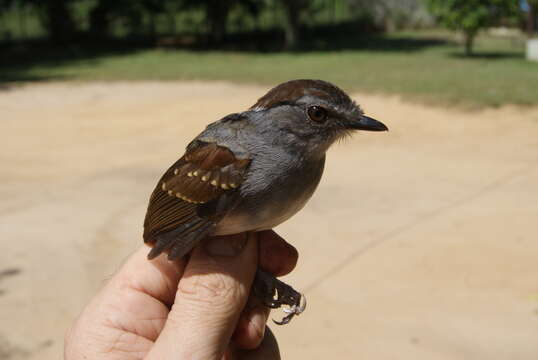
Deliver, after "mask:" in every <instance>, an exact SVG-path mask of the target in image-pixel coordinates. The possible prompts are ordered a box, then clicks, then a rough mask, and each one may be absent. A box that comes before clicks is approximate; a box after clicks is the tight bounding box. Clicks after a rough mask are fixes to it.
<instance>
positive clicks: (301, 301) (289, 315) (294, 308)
mask: <svg viewBox="0 0 538 360" xmlns="http://www.w3.org/2000/svg"><path fill="white" fill-rule="evenodd" d="M305 309H306V297H305V296H304V295H303V294H299V296H298V302H297V303H296V304H293V305H291V306H290V307H287V308H284V309H282V311H283V312H284V314H286V316H284V317H283V318H282V320H280V321H276V320H275V319H273V322H274V323H275V324H277V325H285V324H287V323H289V322H290V321H291V319H293V317H294V316H295V315H301V313H302V312H303V311H305Z"/></svg>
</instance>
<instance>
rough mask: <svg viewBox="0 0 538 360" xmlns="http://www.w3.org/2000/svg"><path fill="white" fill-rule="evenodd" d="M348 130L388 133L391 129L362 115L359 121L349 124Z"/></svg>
mask: <svg viewBox="0 0 538 360" xmlns="http://www.w3.org/2000/svg"><path fill="white" fill-rule="evenodd" d="M347 127H348V129H353V130H366V131H388V130H389V128H388V127H387V126H385V124H383V123H382V122H381V121H377V120H375V119H372V118H371V117H368V116H364V115H361V117H360V118H359V119H358V121H357V120H353V121H350V122H348V126H347Z"/></svg>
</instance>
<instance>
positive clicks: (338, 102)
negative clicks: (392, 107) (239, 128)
mask: <svg viewBox="0 0 538 360" xmlns="http://www.w3.org/2000/svg"><path fill="white" fill-rule="evenodd" d="M250 111H252V112H255V113H260V115H261V116H256V117H257V118H258V120H259V121H263V122H264V124H263V128H264V129H265V131H272V130H275V129H276V130H277V131H279V133H280V135H281V136H279V137H277V139H276V141H284V142H290V143H295V144H297V143H302V144H305V145H307V148H308V150H310V151H313V152H316V153H324V152H325V151H326V150H327V149H328V148H329V146H331V144H333V143H334V142H335V141H336V140H338V139H340V138H342V137H344V136H346V135H348V134H349V133H351V132H352V131H354V130H367V131H387V130H388V128H387V127H386V126H385V125H384V124H383V123H381V122H380V121H377V120H374V119H372V118H370V117H368V116H366V115H364V112H363V111H362V110H361V108H360V107H359V106H358V105H357V104H356V103H355V102H354V101H353V100H351V98H350V97H349V96H348V95H347V94H346V93H345V92H343V91H342V90H341V89H339V88H338V87H336V86H334V85H332V84H331V83H328V82H326V81H322V80H291V81H288V82H285V83H282V84H280V85H278V86H276V87H274V88H272V89H271V90H269V92H268V93H267V94H265V95H264V96H263V97H261V98H260V99H259V100H258V101H257V102H256V104H254V105H253V106H252V107H251V108H250Z"/></svg>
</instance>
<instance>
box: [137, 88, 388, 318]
mask: <svg viewBox="0 0 538 360" xmlns="http://www.w3.org/2000/svg"><path fill="white" fill-rule="evenodd" d="M353 130H368V131H386V130H388V129H387V127H386V126H385V125H384V124H382V123H381V122H379V121H377V120H374V119H372V118H370V117H367V116H365V115H364V113H363V111H362V110H361V109H360V107H359V106H358V105H357V104H355V102H353V101H352V100H351V99H350V98H349V96H348V95H347V94H346V93H344V92H343V91H342V90H340V89H339V88H338V87H336V86H334V85H332V84H330V83H328V82H325V81H321V80H292V81H288V82H285V83H283V84H280V85H278V86H276V87H275V88H273V89H271V90H270V91H269V92H268V93H267V94H265V95H264V96H263V97H261V98H260V99H259V100H258V101H257V102H256V104H254V105H253V106H252V107H251V108H250V109H248V110H247V111H244V112H240V113H235V114H231V115H228V116H225V117H224V118H222V119H221V120H219V121H216V122H214V123H212V124H209V125H208V126H207V128H206V129H205V130H204V131H203V132H202V133H201V134H200V135H198V136H197V137H196V138H195V139H194V140H193V141H192V142H191V143H190V144H189V145H188V146H187V150H186V152H185V154H184V155H183V156H182V157H181V158H180V159H179V160H178V161H177V162H176V163H175V164H173V165H172V166H171V167H170V168H169V169H168V171H166V173H165V174H164V175H163V176H162V178H161V180H160V181H159V183H158V184H157V186H156V188H155V190H154V191H153V193H152V195H151V198H150V201H149V206H148V210H147V214H146V218H145V221H144V242H145V243H146V244H148V245H149V246H152V247H153V248H152V249H151V251H150V253H149V255H148V258H149V259H153V258H155V257H156V256H158V255H159V254H161V253H162V252H166V253H168V258H169V259H175V258H179V257H182V256H185V255H186V254H187V253H189V251H191V249H192V248H193V247H194V246H195V245H196V244H197V243H198V242H199V241H200V240H201V239H203V238H205V237H207V236H210V235H229V234H238V233H242V232H246V231H260V230H268V229H272V228H273V227H275V226H277V225H279V224H281V223H282V222H284V221H286V220H287V219H289V218H290V217H291V216H292V215H294V214H295V213H296V212H298V211H299V210H301V209H302V208H303V206H304V205H305V204H306V202H307V201H308V199H310V197H311V196H312V194H313V193H314V190H315V189H316V187H317V186H318V183H319V181H320V179H321V175H322V173H323V167H324V164H325V152H326V151H327V149H328V148H329V147H330V146H331V144H333V143H334V142H335V141H336V140H338V139H340V138H342V137H344V136H345V135H347V134H349V133H350V132H352V131H353ZM253 291H254V293H255V294H256V295H257V296H258V297H259V298H260V299H261V300H262V302H263V303H264V304H265V305H266V306H268V307H270V308H278V307H280V306H282V305H287V306H288V308H286V309H284V311H285V312H286V313H287V315H286V316H285V317H284V318H283V319H282V321H280V322H277V323H278V324H286V323H288V322H289V321H290V320H291V318H292V317H293V316H294V315H297V314H300V313H301V312H302V311H303V310H304V308H305V305H306V302H305V301H304V297H303V296H302V295H301V294H300V293H298V292H297V291H295V290H294V289H293V288H292V287H290V286H289V285H287V284H285V283H283V282H281V281H280V280H277V279H276V278H275V277H274V276H272V275H271V274H268V273H266V272H264V271H262V270H258V271H257V273H256V277H255V279H254V284H253Z"/></svg>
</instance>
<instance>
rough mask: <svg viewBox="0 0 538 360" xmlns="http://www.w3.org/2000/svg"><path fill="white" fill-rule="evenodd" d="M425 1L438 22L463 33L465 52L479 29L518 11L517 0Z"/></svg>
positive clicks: (470, 49) (470, 47) (468, 49)
mask: <svg viewBox="0 0 538 360" xmlns="http://www.w3.org/2000/svg"><path fill="white" fill-rule="evenodd" d="M426 3H427V4H428V8H429V9H430V11H431V13H432V14H433V15H434V16H435V17H436V18H437V19H438V21H439V23H440V24H442V25H444V26H446V27H447V28H449V29H451V30H458V31H462V32H463V33H464V34H465V37H466V53H467V54H470V53H471V51H472V42H473V39H474V36H475V35H476V33H477V32H478V31H479V30H480V29H483V28H485V27H489V26H493V25H496V24H498V23H499V22H500V21H501V20H502V19H503V18H507V17H510V16H513V15H514V14H517V12H518V11H519V2H518V1H517V0H426Z"/></svg>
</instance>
